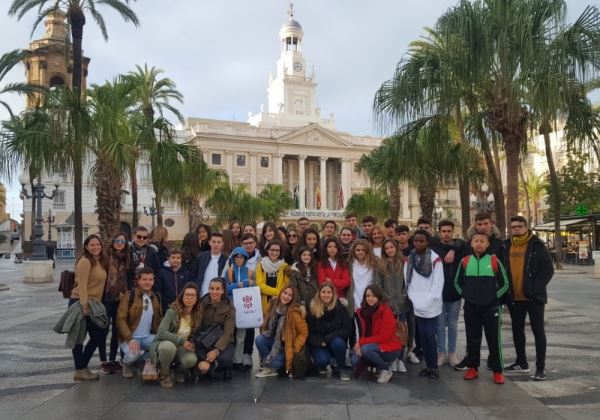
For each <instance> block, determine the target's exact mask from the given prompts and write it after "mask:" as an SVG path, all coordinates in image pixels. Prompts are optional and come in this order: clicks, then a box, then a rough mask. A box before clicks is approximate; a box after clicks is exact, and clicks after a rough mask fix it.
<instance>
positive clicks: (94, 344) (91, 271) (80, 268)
mask: <svg viewBox="0 0 600 420" xmlns="http://www.w3.org/2000/svg"><path fill="white" fill-rule="evenodd" d="M106 277H107V273H106V269H105V268H104V256H103V254H102V240H101V239H100V237H99V236H97V235H89V236H88V237H87V238H85V240H84V241H83V254H81V256H80V257H79V258H78V260H77V262H76V263H75V286H74V287H73V290H72V291H71V298H70V299H69V307H71V306H72V305H74V304H76V303H77V304H79V305H80V307H81V313H82V315H83V318H84V319H85V326H86V330H87V335H88V336H89V340H88V342H87V344H86V345H85V348H84V347H83V343H81V344H76V345H75V346H74V347H73V349H72V353H73V362H74V363H75V373H74V375H73V379H74V380H76V381H84V380H90V379H91V380H93V379H98V374H97V373H92V372H90V371H89V369H88V363H89V362H90V359H91V358H92V356H93V354H94V352H95V351H96V348H98V346H99V345H101V344H102V343H103V342H104V341H103V340H106V327H101V326H98V325H96V323H95V322H93V321H92V316H91V314H92V306H95V307H97V308H98V310H99V312H104V314H106V310H105V308H104V305H102V295H103V293H104V287H105V285H106Z"/></svg>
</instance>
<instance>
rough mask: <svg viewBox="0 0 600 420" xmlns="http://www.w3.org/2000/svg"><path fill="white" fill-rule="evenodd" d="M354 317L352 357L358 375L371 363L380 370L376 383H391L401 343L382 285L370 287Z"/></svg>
mask: <svg viewBox="0 0 600 420" xmlns="http://www.w3.org/2000/svg"><path fill="white" fill-rule="evenodd" d="M354 319H355V322H356V325H357V329H358V337H357V339H356V340H355V341H356V342H355V344H354V345H353V347H352V359H351V360H352V365H353V366H354V367H355V369H356V372H355V375H356V376H357V377H358V376H360V374H361V373H362V370H363V365H364V364H370V365H373V366H375V368H377V371H378V372H379V377H378V378H377V382H379V383H380V384H386V383H388V382H389V381H390V379H391V378H392V376H393V372H392V370H391V363H392V362H393V361H394V360H397V359H398V358H399V357H400V355H401V353H402V343H401V342H400V339H399V338H398V336H397V335H396V317H395V316H394V313H393V312H392V310H391V309H390V307H389V306H388V305H387V303H386V297H385V293H384V292H383V290H381V288H380V287H379V286H377V285H374V284H371V285H369V286H367V288H366V289H365V291H364V294H363V298H362V301H361V303H360V306H359V308H358V309H357V310H356V314H355V318H354ZM351 341H352V340H351Z"/></svg>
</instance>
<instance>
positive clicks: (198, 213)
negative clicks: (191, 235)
mask: <svg viewBox="0 0 600 420" xmlns="http://www.w3.org/2000/svg"><path fill="white" fill-rule="evenodd" d="M187 208H188V229H189V231H190V232H193V231H194V229H195V228H196V226H198V225H199V224H200V223H202V207H200V204H199V203H198V200H194V199H193V198H190V199H188V202H187Z"/></svg>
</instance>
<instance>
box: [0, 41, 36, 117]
mask: <svg viewBox="0 0 600 420" xmlns="http://www.w3.org/2000/svg"><path fill="white" fill-rule="evenodd" d="M22 59H23V52H22V51H20V50H13V51H9V52H7V53H6V54H3V55H2V56H0V82H1V81H2V79H4V77H5V76H6V74H7V73H8V72H9V71H11V70H12V69H13V68H14V67H15V66H16V65H17V64H18V63H20V62H21V60H22ZM45 91H46V89H45V88H44V87H42V86H37V85H32V84H28V83H8V84H6V85H4V86H0V106H2V107H4V108H5V109H6V110H7V111H8V113H9V115H10V117H11V118H13V117H14V114H13V112H12V109H11V108H10V106H9V105H8V102H6V101H4V100H2V96H3V95H5V94H7V93H17V94H26V95H32V94H34V93H40V92H45Z"/></svg>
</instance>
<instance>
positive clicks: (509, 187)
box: [503, 132, 521, 218]
mask: <svg viewBox="0 0 600 420" xmlns="http://www.w3.org/2000/svg"><path fill="white" fill-rule="evenodd" d="M503 136H504V145H505V146H504V149H505V151H506V216H507V217H508V218H510V217H513V216H516V215H517V214H518V213H519V155H520V153H521V139H520V138H519V137H518V136H517V135H516V134H515V133H511V132H508V133H503Z"/></svg>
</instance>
